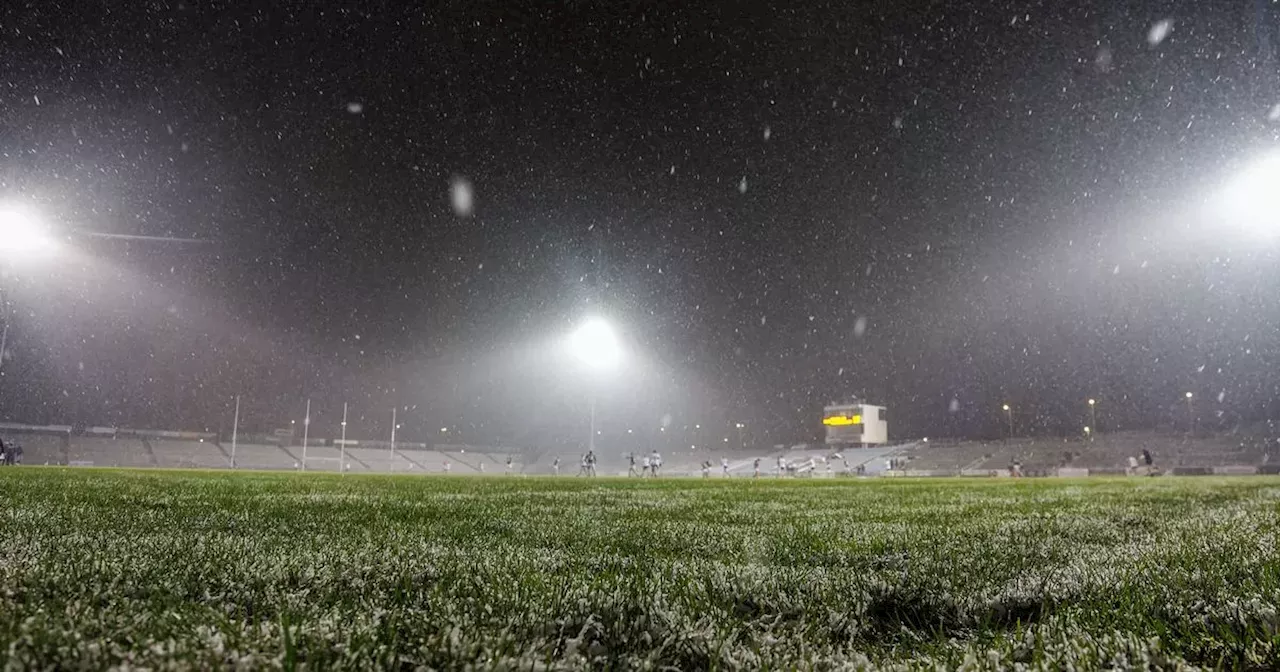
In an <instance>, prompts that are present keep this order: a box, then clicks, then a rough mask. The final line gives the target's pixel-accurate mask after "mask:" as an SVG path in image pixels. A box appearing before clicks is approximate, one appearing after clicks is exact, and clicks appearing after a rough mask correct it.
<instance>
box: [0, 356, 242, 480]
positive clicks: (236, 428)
mask: <svg viewBox="0 0 1280 672" xmlns="http://www.w3.org/2000/svg"><path fill="white" fill-rule="evenodd" d="M0 352H2V351H0ZM239 432H240V395H238V394H237V395H236V415H235V419H233V420H232V421H231V468H232V469H235V468H236V434H238V433H239Z"/></svg>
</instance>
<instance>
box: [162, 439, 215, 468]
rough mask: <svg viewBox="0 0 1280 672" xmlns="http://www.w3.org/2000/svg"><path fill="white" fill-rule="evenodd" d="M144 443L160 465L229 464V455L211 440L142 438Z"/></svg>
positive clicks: (202, 466) (196, 465)
mask: <svg viewBox="0 0 1280 672" xmlns="http://www.w3.org/2000/svg"><path fill="white" fill-rule="evenodd" d="M144 443H145V444H147V445H149V446H150V448H151V453H152V455H154V456H155V459H156V465H157V466H160V467H178V468H183V469H225V468H227V467H229V466H231V459H230V457H229V456H228V455H227V454H226V453H225V452H224V451H223V450H222V447H221V446H219V445H218V444H216V443H213V442H212V441H173V440H167V439H144Z"/></svg>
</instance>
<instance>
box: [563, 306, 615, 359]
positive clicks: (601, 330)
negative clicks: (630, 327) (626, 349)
mask: <svg viewBox="0 0 1280 672" xmlns="http://www.w3.org/2000/svg"><path fill="white" fill-rule="evenodd" d="M569 346H570V348H571V349H572V350H573V354H574V356H576V357H577V358H578V359H579V360H581V361H582V362H583V363H584V364H586V365H587V366H589V367H591V368H593V369H596V370H607V369H612V368H614V367H616V366H617V365H618V362H620V361H621V360H622V346H621V345H620V344H619V343H618V337H617V335H616V334H615V333H614V331H613V327H612V326H610V325H609V323H608V322H606V321H604V320H603V319H600V318H598V317H597V318H592V319H590V320H587V321H586V323H584V324H583V325H582V326H581V327H578V330H577V331H575V332H573V335H572V336H571V337H570V339H569Z"/></svg>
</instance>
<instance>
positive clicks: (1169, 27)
mask: <svg viewBox="0 0 1280 672" xmlns="http://www.w3.org/2000/svg"><path fill="white" fill-rule="evenodd" d="M1172 31H1173V21H1172V20H1170V19H1161V20H1160V21H1157V22H1155V23H1153V24H1151V28H1150V29H1148V30H1147V44H1149V45H1151V46H1153V47H1154V46H1157V45H1159V44H1160V43H1161V42H1164V41H1165V38H1167V37H1169V33H1170V32H1172Z"/></svg>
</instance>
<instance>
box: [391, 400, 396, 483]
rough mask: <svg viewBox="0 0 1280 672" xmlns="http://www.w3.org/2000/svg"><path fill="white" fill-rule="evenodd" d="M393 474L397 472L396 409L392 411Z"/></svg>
mask: <svg viewBox="0 0 1280 672" xmlns="http://www.w3.org/2000/svg"><path fill="white" fill-rule="evenodd" d="M390 469H391V472H392V473H395V470H396V409H394V408H393V409H391V464H390Z"/></svg>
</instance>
